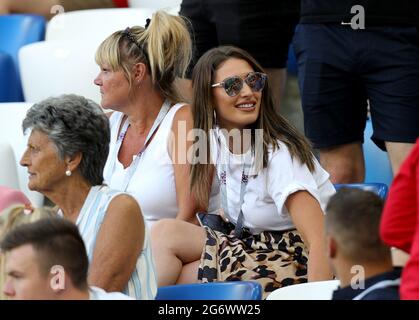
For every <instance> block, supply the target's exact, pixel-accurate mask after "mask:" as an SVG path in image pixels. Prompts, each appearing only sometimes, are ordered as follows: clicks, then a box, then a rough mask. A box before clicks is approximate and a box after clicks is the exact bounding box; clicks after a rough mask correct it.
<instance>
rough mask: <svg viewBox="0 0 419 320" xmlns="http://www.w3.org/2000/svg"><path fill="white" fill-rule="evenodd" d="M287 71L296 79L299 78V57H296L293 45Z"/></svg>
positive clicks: (289, 52) (289, 53) (290, 48)
mask: <svg viewBox="0 0 419 320" xmlns="http://www.w3.org/2000/svg"><path fill="white" fill-rule="evenodd" d="M287 71H288V74H290V75H293V76H295V77H297V76H298V63H297V57H296V56H295V52H294V47H293V45H292V44H291V45H290V47H289V49H288V61H287Z"/></svg>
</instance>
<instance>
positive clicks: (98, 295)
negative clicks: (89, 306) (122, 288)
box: [89, 286, 134, 300]
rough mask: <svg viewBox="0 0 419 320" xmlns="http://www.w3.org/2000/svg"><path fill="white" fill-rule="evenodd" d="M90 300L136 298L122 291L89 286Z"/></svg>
mask: <svg viewBox="0 0 419 320" xmlns="http://www.w3.org/2000/svg"><path fill="white" fill-rule="evenodd" d="M89 296H90V299H89V300H134V298H131V297H130V296H127V295H125V294H123V293H121V292H106V291H105V290H103V289H101V288H98V287H93V286H91V287H89Z"/></svg>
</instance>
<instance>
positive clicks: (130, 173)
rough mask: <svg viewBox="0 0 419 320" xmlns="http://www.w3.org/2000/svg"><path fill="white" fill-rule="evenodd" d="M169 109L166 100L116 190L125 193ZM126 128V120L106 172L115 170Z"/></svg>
mask: <svg viewBox="0 0 419 320" xmlns="http://www.w3.org/2000/svg"><path fill="white" fill-rule="evenodd" d="M169 109H170V101H169V100H166V101H165V102H164V103H163V106H162V107H161V109H160V112H159V114H158V115H157V118H156V120H154V123H153V126H152V127H151V129H150V132H149V133H148V135H147V138H146V140H145V142H144V146H143V147H142V148H141V150H140V151H139V152H138V153H137V154H136V155H135V156H134V159H133V161H132V162H131V164H130V165H129V167H128V171H127V172H126V173H125V176H124V181H123V184H122V186H121V187H120V188H118V189H119V190H121V191H127V188H128V185H129V183H130V181H131V178H132V177H133V176H134V173H135V172H136V170H137V167H138V164H139V163H140V158H141V156H142V155H143V153H144V151H145V150H146V148H147V147H148V145H149V144H150V139H151V137H153V135H154V133H155V132H156V131H157V129H158V128H159V126H160V124H161V123H162V121H163V119H164V117H165V116H166V114H167V113H168V112H169ZM128 127H129V122H128V119H127V120H125V121H124V124H123V127H122V129H121V132H120V133H119V136H118V140H117V142H116V145H115V148H114V150H113V153H112V157H111V158H110V159H109V160H110V161H111V162H110V165H109V169H108V170H110V172H114V170H115V165H116V160H117V158H118V153H119V149H120V148H121V145H122V142H123V141H124V137H125V135H126V133H127V130H128Z"/></svg>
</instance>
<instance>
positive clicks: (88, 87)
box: [19, 41, 101, 103]
mask: <svg viewBox="0 0 419 320" xmlns="http://www.w3.org/2000/svg"><path fill="white" fill-rule="evenodd" d="M96 49H97V46H96V45H95V44H92V43H87V42H86V43H84V42H79V41H53V42H47V41H44V42H39V43H34V44H31V45H27V46H25V47H23V48H22V49H21V50H20V53H19V59H20V64H21V78H22V85H23V92H24V95H25V98H26V100H27V101H31V102H39V101H41V100H44V99H46V98H48V97H50V96H58V95H61V94H69V93H74V94H79V95H82V96H84V97H86V98H89V99H92V100H93V101H95V102H96V103H100V100H101V97H100V90H99V88H98V87H97V86H96V85H95V84H94V83H93V81H94V79H95V77H96V76H97V75H98V74H99V71H100V69H99V67H98V66H97V64H96V62H95V59H94V54H95V51H96ZM33 61H36V63H33Z"/></svg>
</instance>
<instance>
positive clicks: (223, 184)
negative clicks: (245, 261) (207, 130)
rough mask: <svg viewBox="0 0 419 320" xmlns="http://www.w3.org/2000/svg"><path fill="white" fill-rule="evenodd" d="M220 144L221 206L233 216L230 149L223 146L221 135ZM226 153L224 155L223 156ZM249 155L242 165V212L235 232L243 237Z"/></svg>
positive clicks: (219, 180) (240, 203) (240, 206)
mask: <svg viewBox="0 0 419 320" xmlns="http://www.w3.org/2000/svg"><path fill="white" fill-rule="evenodd" d="M218 146H219V152H220V153H221V154H222V156H221V159H222V161H221V163H220V165H219V166H220V169H221V172H220V175H221V179H220V177H218V174H217V178H218V183H219V185H220V191H221V207H222V208H223V210H224V212H225V213H226V214H227V215H228V216H229V217H231V215H230V214H229V210H228V196H227V171H228V170H227V163H229V162H230V157H229V155H228V154H229V151H228V150H225V149H226V148H223V147H222V146H221V142H220V137H218ZM223 155H224V157H223ZM246 158H247V156H246V155H245V159H244V163H243V167H242V176H241V181H240V202H239V209H240V213H239V217H238V218H237V222H236V228H235V229H234V233H235V235H236V236H237V237H239V238H240V237H241V235H242V232H243V226H244V214H243V210H242V206H243V201H244V195H245V193H246V187H247V183H248V181H249V172H250V167H251V165H250V161H246Z"/></svg>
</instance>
